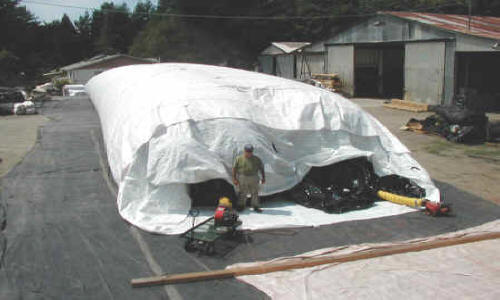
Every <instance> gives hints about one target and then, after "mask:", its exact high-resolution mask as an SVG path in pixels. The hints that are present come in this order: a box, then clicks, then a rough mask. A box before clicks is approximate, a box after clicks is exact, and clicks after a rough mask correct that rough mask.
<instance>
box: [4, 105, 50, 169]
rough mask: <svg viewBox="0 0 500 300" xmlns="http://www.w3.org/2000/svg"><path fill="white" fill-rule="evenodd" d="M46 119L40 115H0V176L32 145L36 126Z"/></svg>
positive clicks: (17, 161) (36, 129) (36, 130)
mask: <svg viewBox="0 0 500 300" xmlns="http://www.w3.org/2000/svg"><path fill="white" fill-rule="evenodd" d="M47 120H48V119H47V118H46V117H44V116H42V115H29V116H0V141H1V142H0V158H1V159H2V162H1V163H0V178H1V177H3V176H4V175H5V174H7V172H8V171H9V170H10V169H12V167H14V166H15V165H16V164H17V163H19V162H20V161H21V160H22V159H23V157H24V156H25V155H26V153H27V152H28V151H30V149H31V148H32V147H33V145H34V144H35V141H36V138H37V132H38V127H40V126H41V125H43V124H45V122H46V121H47Z"/></svg>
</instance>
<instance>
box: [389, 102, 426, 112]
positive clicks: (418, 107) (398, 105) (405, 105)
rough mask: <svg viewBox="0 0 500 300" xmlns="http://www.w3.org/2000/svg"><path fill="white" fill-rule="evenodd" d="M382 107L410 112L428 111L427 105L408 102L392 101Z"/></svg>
mask: <svg viewBox="0 0 500 300" xmlns="http://www.w3.org/2000/svg"><path fill="white" fill-rule="evenodd" d="M384 107H387V108H394V109H401V110H407V111H412V112H425V111H429V104H425V103H419V102H413V101H409V100H399V99H392V100H391V102H390V103H385V104H384Z"/></svg>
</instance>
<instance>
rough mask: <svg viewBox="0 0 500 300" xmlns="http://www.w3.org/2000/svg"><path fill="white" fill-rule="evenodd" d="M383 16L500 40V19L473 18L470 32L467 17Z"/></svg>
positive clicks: (437, 15) (408, 14)
mask: <svg viewBox="0 0 500 300" xmlns="http://www.w3.org/2000/svg"><path fill="white" fill-rule="evenodd" d="M381 14H386V15H392V16H396V17H399V18H403V19H407V20H412V21H417V22H419V23H424V24H428V25H431V26H435V27H438V28H440V29H444V30H448V31H453V32H459V33H463V34H468V35H474V36H479V37H484V38H489V39H494V40H500V18H497V17H481V16H471V22H470V30H469V29H468V23H469V17H468V16H466V15H449V14H432V13H421V12H403V11H384V12H381Z"/></svg>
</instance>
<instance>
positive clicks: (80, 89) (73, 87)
mask: <svg viewBox="0 0 500 300" xmlns="http://www.w3.org/2000/svg"><path fill="white" fill-rule="evenodd" d="M62 92H63V96H70V97H74V96H82V95H86V94H87V93H86V92H85V86H84V85H83V84H66V85H65V86H63V89H62Z"/></svg>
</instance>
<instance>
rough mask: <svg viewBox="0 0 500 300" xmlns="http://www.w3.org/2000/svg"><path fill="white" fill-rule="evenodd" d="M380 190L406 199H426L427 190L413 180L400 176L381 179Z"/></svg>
mask: <svg viewBox="0 0 500 300" xmlns="http://www.w3.org/2000/svg"><path fill="white" fill-rule="evenodd" d="M378 190H383V191H386V192H390V193H393V194H397V195H401V196H406V197H414V198H425V189H423V188H421V187H420V186H418V185H417V184H416V183H414V182H413V181H412V180H410V179H408V178H405V177H401V176H399V175H387V176H383V177H380V178H379V180H378Z"/></svg>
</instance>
